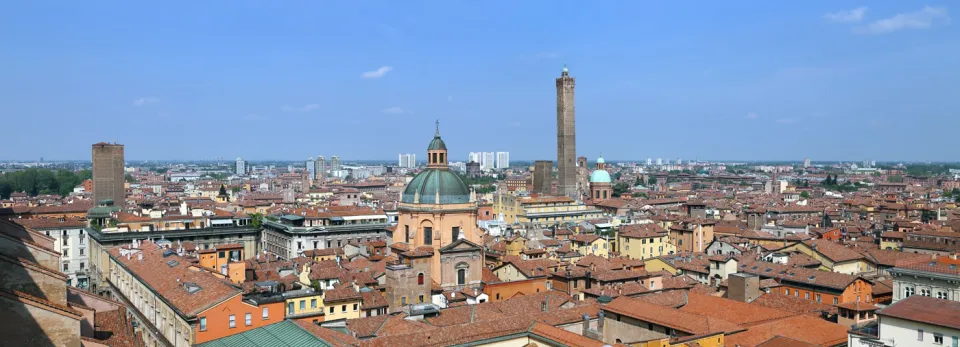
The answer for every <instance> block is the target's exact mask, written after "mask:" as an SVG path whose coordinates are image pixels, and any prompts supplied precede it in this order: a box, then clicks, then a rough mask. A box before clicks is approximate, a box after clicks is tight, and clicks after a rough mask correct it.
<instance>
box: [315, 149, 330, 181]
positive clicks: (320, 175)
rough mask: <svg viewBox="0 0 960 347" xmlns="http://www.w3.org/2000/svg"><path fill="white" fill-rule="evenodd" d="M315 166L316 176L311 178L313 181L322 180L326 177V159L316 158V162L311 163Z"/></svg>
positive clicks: (322, 157) (319, 156)
mask: <svg viewBox="0 0 960 347" xmlns="http://www.w3.org/2000/svg"><path fill="white" fill-rule="evenodd" d="M313 165H314V166H316V169H315V171H316V174H315V175H314V176H313V179H315V180H323V179H324V178H326V177H327V158H324V156H322V155H318V156H317V161H316V162H315V163H313Z"/></svg>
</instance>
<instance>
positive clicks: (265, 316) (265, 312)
mask: <svg viewBox="0 0 960 347" xmlns="http://www.w3.org/2000/svg"><path fill="white" fill-rule="evenodd" d="M267 319H270V310H269V307H264V308H263V320H267Z"/></svg>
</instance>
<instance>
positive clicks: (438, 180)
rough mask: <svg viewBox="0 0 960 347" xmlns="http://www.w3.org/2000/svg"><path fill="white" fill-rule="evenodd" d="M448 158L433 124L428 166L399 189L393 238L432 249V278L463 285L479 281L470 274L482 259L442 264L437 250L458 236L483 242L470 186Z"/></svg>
mask: <svg viewBox="0 0 960 347" xmlns="http://www.w3.org/2000/svg"><path fill="white" fill-rule="evenodd" d="M448 159H449V158H448V156H447V145H446V144H445V143H444V142H443V140H442V139H441V138H440V129H439V124H438V128H437V132H436V134H435V135H434V138H433V140H432V141H430V145H429V146H428V147H427V167H426V168H425V169H424V170H423V171H421V172H420V173H419V174H417V176H416V177H414V178H413V180H411V181H410V183H408V184H407V187H406V188H405V189H404V191H403V193H402V195H401V199H400V203H399V204H398V206H397V210H398V213H399V216H398V217H399V221H398V224H397V228H396V230H395V231H394V233H393V242H394V243H404V244H406V245H408V246H409V247H410V250H411V252H423V251H426V250H427V248H425V247H429V251H430V252H432V253H433V255H432V256H430V273H429V275H430V276H431V277H432V280H433V281H434V282H437V283H438V284H440V283H447V284H453V283H455V285H456V286H458V287H463V286H466V285H468V284H470V283H479V280H480V277H475V276H479V275H480V274H481V272H480V271H479V270H480V269H476V268H474V267H477V266H482V263H473V264H471V262H457V263H456V264H445V265H452V266H453V267H450V266H441V263H442V262H441V258H443V257H442V254H441V253H443V250H444V248H445V247H447V246H449V245H452V244H454V243H455V242H456V241H458V240H466V241H469V243H470V244H472V245H473V246H476V245H480V244H483V233H482V231H481V230H480V228H478V227H477V210H478V207H477V202H476V201H474V200H473V199H472V198H471V194H470V193H471V192H470V189H468V188H467V185H466V184H465V183H464V182H463V180H462V179H461V178H460V176H457V174H455V173H453V172H452V171H450V168H449V166H447V163H448V162H447V160H448ZM447 250H450V251H453V250H452V249H447ZM480 257H481V258H482V256H480ZM481 260H482V259H481ZM445 271H456V273H457V275H456V277H457V278H456V280H455V282H454V281H450V279H451V278H452V277H451V275H450V274H445V273H444V272H445ZM391 304H393V303H391Z"/></svg>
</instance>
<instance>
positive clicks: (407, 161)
mask: <svg viewBox="0 0 960 347" xmlns="http://www.w3.org/2000/svg"><path fill="white" fill-rule="evenodd" d="M397 166H399V167H402V168H415V167H417V155H416V154H400V161H399V164H398V165H397Z"/></svg>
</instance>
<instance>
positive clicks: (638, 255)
mask: <svg viewBox="0 0 960 347" xmlns="http://www.w3.org/2000/svg"><path fill="white" fill-rule="evenodd" d="M669 240H670V236H669V234H667V233H658V232H655V231H648V230H632V229H631V230H630V231H626V232H623V231H621V232H620V233H618V234H617V246H618V247H619V248H620V255H623V256H626V257H628V258H630V259H649V258H653V257H659V256H662V255H667V254H672V253H675V252H676V247H674V246H673V244H671V243H670V242H669Z"/></svg>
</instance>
